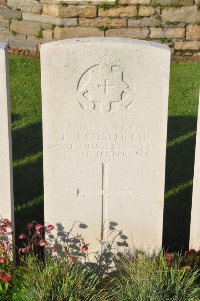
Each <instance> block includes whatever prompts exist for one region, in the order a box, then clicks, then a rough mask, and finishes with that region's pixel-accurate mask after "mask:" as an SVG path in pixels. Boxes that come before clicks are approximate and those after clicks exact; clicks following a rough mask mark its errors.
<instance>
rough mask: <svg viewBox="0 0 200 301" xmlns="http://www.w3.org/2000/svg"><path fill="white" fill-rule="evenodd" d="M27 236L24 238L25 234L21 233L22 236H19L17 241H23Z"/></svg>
mask: <svg viewBox="0 0 200 301" xmlns="http://www.w3.org/2000/svg"><path fill="white" fill-rule="evenodd" d="M26 237H27V236H26V234H24V233H22V234H20V235H19V239H25V238H26Z"/></svg>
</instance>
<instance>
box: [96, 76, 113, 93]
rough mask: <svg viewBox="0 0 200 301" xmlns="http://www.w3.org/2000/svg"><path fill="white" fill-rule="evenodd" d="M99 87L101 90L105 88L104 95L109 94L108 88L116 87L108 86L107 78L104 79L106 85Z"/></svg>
mask: <svg viewBox="0 0 200 301" xmlns="http://www.w3.org/2000/svg"><path fill="white" fill-rule="evenodd" d="M98 87H99V88H100V87H103V88H104V93H105V94H107V91H108V89H107V88H108V87H114V86H113V85H109V84H108V80H107V79H106V78H105V79H104V83H103V84H102V85H100V84H99V85H98Z"/></svg>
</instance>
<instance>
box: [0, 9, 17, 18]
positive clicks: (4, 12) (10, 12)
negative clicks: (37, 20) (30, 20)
mask: <svg viewBox="0 0 200 301" xmlns="http://www.w3.org/2000/svg"><path fill="white" fill-rule="evenodd" d="M0 15H1V16H4V17H7V18H13V19H20V18H21V16H22V13H21V12H20V11H19V10H15V9H10V8H7V7H2V6H1V7H0Z"/></svg>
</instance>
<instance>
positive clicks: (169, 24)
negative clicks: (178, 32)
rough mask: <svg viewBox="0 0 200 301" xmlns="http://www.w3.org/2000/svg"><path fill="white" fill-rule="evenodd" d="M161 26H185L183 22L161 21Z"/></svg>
mask: <svg viewBox="0 0 200 301" xmlns="http://www.w3.org/2000/svg"><path fill="white" fill-rule="evenodd" d="M162 27H168V28H185V23H171V22H163V23H162Z"/></svg>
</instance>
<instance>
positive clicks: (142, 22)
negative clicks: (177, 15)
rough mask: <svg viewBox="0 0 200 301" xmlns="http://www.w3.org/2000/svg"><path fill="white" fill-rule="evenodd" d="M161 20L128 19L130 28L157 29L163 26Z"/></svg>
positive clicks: (153, 18) (151, 18)
mask: <svg viewBox="0 0 200 301" xmlns="http://www.w3.org/2000/svg"><path fill="white" fill-rule="evenodd" d="M161 23H162V22H161V20H160V19H157V18H155V17H150V18H142V19H139V20H136V19H128V26H129V27H150V26H151V27H154V26H155V27H156V26H160V25H161Z"/></svg>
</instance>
